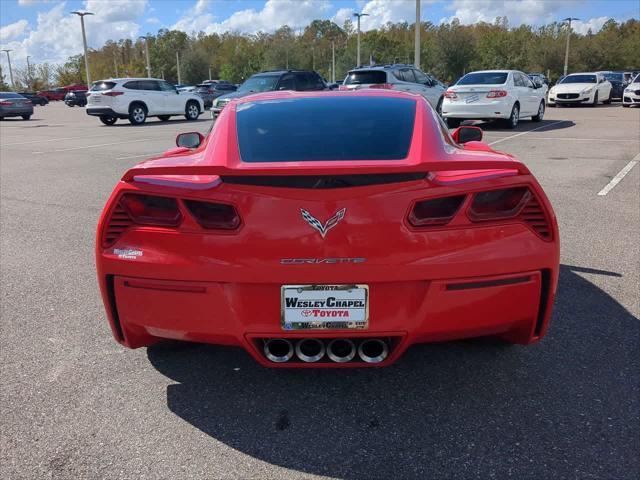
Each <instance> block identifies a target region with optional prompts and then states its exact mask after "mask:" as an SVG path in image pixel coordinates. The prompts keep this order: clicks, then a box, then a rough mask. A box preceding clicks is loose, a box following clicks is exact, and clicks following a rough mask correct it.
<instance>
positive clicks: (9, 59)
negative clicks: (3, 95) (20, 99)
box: [2, 48, 16, 90]
mask: <svg viewBox="0 0 640 480" xmlns="http://www.w3.org/2000/svg"><path fill="white" fill-rule="evenodd" d="M2 51H3V52H6V54H7V63H8V64H9V78H10V79H11V87H12V88H13V89H14V90H15V89H16V82H14V81H13V70H12V69H11V57H10V56H9V52H13V50H8V49H6V48H5V49H3V50H2Z"/></svg>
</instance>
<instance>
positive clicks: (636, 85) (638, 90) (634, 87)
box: [622, 74, 640, 107]
mask: <svg viewBox="0 0 640 480" xmlns="http://www.w3.org/2000/svg"><path fill="white" fill-rule="evenodd" d="M631 105H640V74H639V75H636V78H634V79H633V81H632V82H631V83H630V84H629V85H627V86H626V88H625V89H624V93H623V95H622V106H623V107H630V106H631Z"/></svg>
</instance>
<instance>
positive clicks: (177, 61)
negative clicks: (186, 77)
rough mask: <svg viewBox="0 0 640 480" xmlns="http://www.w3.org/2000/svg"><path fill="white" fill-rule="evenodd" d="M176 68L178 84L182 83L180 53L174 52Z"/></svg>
mask: <svg viewBox="0 0 640 480" xmlns="http://www.w3.org/2000/svg"><path fill="white" fill-rule="evenodd" d="M176 66H177V68H178V83H180V84H181V83H182V76H181V75H180V52H176Z"/></svg>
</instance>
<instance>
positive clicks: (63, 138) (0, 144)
mask: <svg viewBox="0 0 640 480" xmlns="http://www.w3.org/2000/svg"><path fill="white" fill-rule="evenodd" d="M112 136H113V134H112V133H107V134H104V135H84V136H82V137H60V138H49V139H47V140H31V141H29V142H15V143H0V147H11V146H13V145H29V144H31V143H44V142H59V141H61V140H82V139H83V138H97V137H112Z"/></svg>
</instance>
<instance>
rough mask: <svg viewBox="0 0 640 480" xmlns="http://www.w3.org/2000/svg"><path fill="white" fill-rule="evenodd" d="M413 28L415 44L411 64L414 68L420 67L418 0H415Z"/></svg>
mask: <svg viewBox="0 0 640 480" xmlns="http://www.w3.org/2000/svg"><path fill="white" fill-rule="evenodd" d="M414 28H415V31H416V45H415V55H414V60H413V64H414V65H415V66H416V68H420V28H421V25H420V0H416V24H415V27H414Z"/></svg>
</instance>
